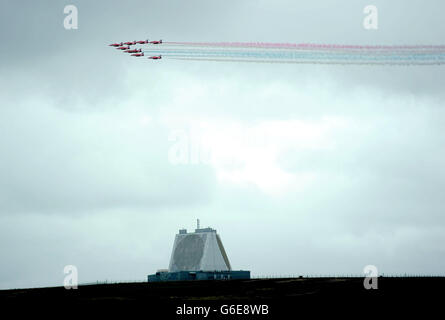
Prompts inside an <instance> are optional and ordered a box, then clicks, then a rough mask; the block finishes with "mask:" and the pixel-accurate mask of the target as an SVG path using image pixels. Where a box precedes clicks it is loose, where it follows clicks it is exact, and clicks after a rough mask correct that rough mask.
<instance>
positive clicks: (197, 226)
mask: <svg viewBox="0 0 445 320" xmlns="http://www.w3.org/2000/svg"><path fill="white" fill-rule="evenodd" d="M196 229H199V219H196Z"/></svg>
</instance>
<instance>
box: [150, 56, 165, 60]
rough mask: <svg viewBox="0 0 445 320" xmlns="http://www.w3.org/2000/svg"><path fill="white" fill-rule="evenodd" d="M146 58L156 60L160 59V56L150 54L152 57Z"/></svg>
mask: <svg viewBox="0 0 445 320" xmlns="http://www.w3.org/2000/svg"><path fill="white" fill-rule="evenodd" d="M148 59H153V60H158V59H162V56H161V55H159V56H152V57H148Z"/></svg>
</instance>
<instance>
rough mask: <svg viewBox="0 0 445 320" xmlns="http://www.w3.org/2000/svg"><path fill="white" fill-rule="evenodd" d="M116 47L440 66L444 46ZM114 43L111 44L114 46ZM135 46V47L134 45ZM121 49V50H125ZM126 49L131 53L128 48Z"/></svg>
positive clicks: (242, 58) (216, 57)
mask: <svg viewBox="0 0 445 320" xmlns="http://www.w3.org/2000/svg"><path fill="white" fill-rule="evenodd" d="M126 44H127V47H120V48H117V49H121V48H124V49H128V46H132V45H133V46H134V47H132V49H133V50H134V49H136V50H137V49H142V52H143V53H144V55H140V54H136V55H133V56H136V57H138V58H139V57H145V58H148V59H153V60H157V59H162V58H167V59H176V60H183V61H223V62H258V63H297V64H339V65H393V66H396V65H413V66H416V65H417V66H421V65H443V64H445V45H376V46H370V45H342V44H308V43H300V44H292V43H262V42H250V43H249V42H245V43H243V42H163V41H162V40H159V41H151V42H149V41H148V40H147V41H138V42H134V43H133V44H132V43H131V42H130V43H128V42H127V43H126ZM117 45H118V44H114V45H113V46H117ZM137 46H138V47H137ZM124 49H121V50H124ZM125 52H130V53H131V52H134V51H131V50H127V51H125Z"/></svg>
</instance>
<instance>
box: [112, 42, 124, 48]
mask: <svg viewBox="0 0 445 320" xmlns="http://www.w3.org/2000/svg"><path fill="white" fill-rule="evenodd" d="M122 45H123V43H122V42H121V43H112V44H110V45H109V46H110V47H120V46H122Z"/></svg>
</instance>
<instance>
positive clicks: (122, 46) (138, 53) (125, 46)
mask: <svg viewBox="0 0 445 320" xmlns="http://www.w3.org/2000/svg"><path fill="white" fill-rule="evenodd" d="M137 44H162V40H153V41H149V40H148V39H147V40H141V41H136V40H135V41H127V42H117V43H111V44H109V45H108V46H110V47H114V48H116V49H117V50H123V51H124V52H126V53H131V56H132V57H143V56H144V53H143V52H142V49H135V48H134V49H132V48H131V47H130V46H134V45H137ZM148 59H152V60H158V59H162V56H161V55H159V56H150V57H148Z"/></svg>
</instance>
